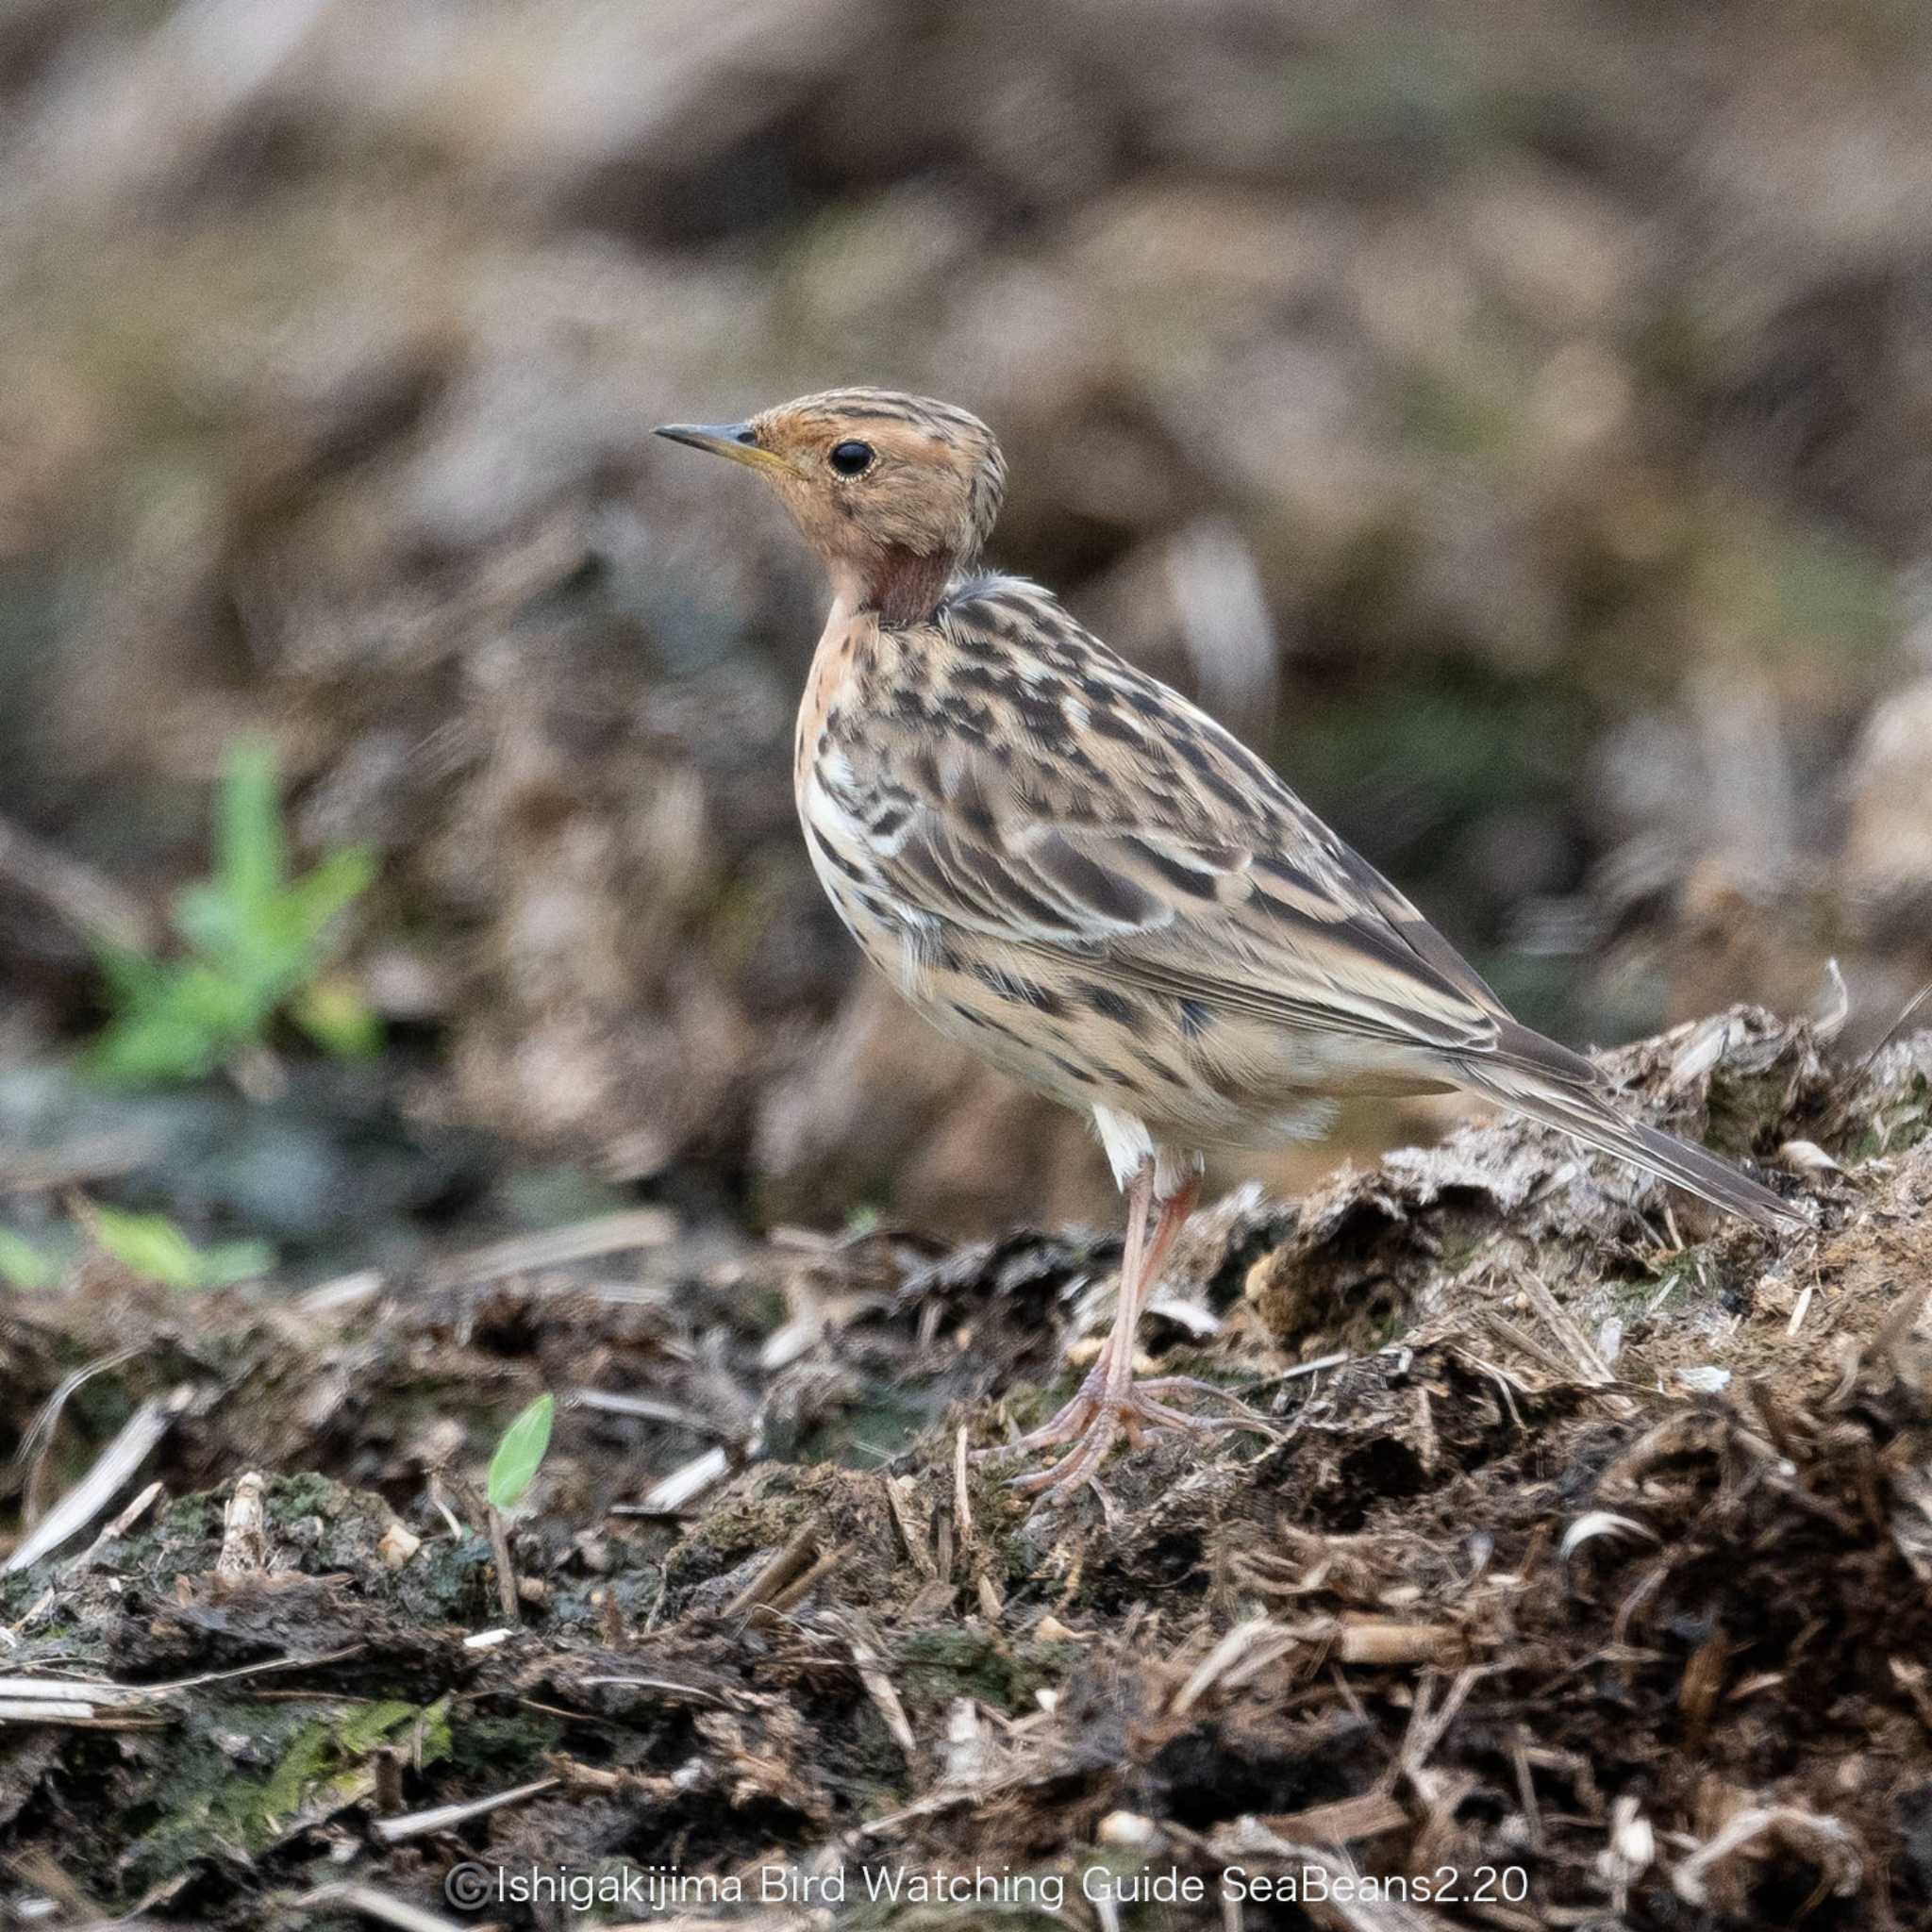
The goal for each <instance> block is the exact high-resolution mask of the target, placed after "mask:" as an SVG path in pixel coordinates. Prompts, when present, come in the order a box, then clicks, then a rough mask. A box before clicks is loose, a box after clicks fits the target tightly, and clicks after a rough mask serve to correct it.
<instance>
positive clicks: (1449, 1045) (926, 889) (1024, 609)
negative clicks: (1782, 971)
mask: <svg viewBox="0 0 1932 1932" xmlns="http://www.w3.org/2000/svg"><path fill="white" fill-rule="evenodd" d="M658 433H659V434H660V435H662V436H668V437H671V438H672V439H674V440H675V441H678V442H685V443H690V444H691V445H692V446H693V447H695V448H698V449H705V450H712V451H715V452H716V453H717V454H719V455H721V456H725V457H729V458H732V459H733V460H735V461H737V462H741V463H746V464H749V465H750V466H751V467H753V468H754V469H756V470H758V472H759V474H760V475H763V476H764V477H765V478H766V479H767V480H768V481H769V482H770V483H771V484H772V486H773V487H774V489H775V490H776V491H777V492H778V497H779V500H780V501H781V502H782V503H783V504H784V506H785V508H786V509H787V510H788V511H789V512H790V513H791V519H792V521H793V522H794V523H795V524H796V525H798V527H799V529H800V530H801V531H802V532H803V533H804V535H805V537H806V539H807V540H808V541H809V542H810V544H811V545H812V547H813V548H814V549H815V550H816V551H817V552H818V554H819V557H820V558H821V559H822V560H823V561H824V565H825V568H826V570H827V571H828V572H829V573H830V575H831V580H832V609H831V614H830V616H829V617H828V618H827V619H826V621H825V628H824V635H823V636H822V637H821V638H820V640H819V646H818V654H817V656H816V658H814V659H813V662H812V667H811V675H810V678H809V680H808V683H807V686H806V692H805V702H804V704H803V705H802V707H801V708H800V710H799V714H798V736H797V748H796V755H795V758H794V763H793V777H794V781H795V784H796V789H797V794H798V811H799V817H800V819H801V820H802V821H803V822H804V826H805V836H806V841H807V843H808V846H809V847H810V851H811V859H812V864H813V866H814V867H815V868H816V869H817V872H818V875H819V878H820V880H821V881H822V882H823V884H824V889H825V891H827V892H828V893H829V894H830V895H831V899H832V903H833V904H834V906H836V907H837V908H838V910H839V915H840V917H841V919H842V920H843V921H844V922H845V924H846V925H847V926H848V927H849V928H850V929H851V931H852V933H853V936H854V937H855V938H856V939H857V940H858V943H859V945H860V946H861V947H863V948H864V950H865V953H866V955H867V957H868V958H871V959H872V961H873V962H874V964H875V965H876V966H878V967H879V968H880V969H881V970H882V971H883V972H885V973H886V974H890V975H891V978H892V979H893V980H894V981H895V982H896V984H897V985H898V987H899V989H900V991H902V992H903V993H904V994H905V995H906V997H907V998H908V1000H909V1001H911V1003H912V1004H913V1006H915V1007H916V1008H918V1009H919V1011H920V1012H921V1013H922V1014H924V1017H925V1018H926V1019H927V1020H928V1021H930V1022H931V1023H932V1024H933V1025H934V1026H936V1027H938V1028H939V1030H940V1031H941V1033H944V1034H946V1035H947V1036H949V1037H950V1038H952V1039H954V1040H958V1041H963V1042H965V1043H966V1044H967V1045H969V1046H971V1047H972V1048H974V1051H976V1052H978V1053H980V1054H983V1055H984V1056H985V1057H986V1058H988V1059H990V1060H991V1061H992V1062H993V1064H994V1065H995V1066H998V1067H1000V1068H1002V1069H1004V1070H1005V1071H1006V1072H1007V1073H1008V1074H1011V1075H1012V1076H1013V1077H1014V1078H1015V1079H1018V1080H1020V1081H1022V1082H1024V1084H1025V1085H1026V1086H1028V1087H1031V1088H1033V1089H1035V1090H1037V1091H1040V1092H1041V1093H1045V1094H1049V1095H1051V1096H1052V1097H1053V1098H1054V1099H1056V1100H1058V1101H1061V1102H1064V1103H1065V1104H1066V1105H1067V1106H1069V1107H1072V1108H1078V1109H1079V1110H1080V1111H1082V1112H1085V1113H1088V1114H1090V1115H1091V1117H1092V1120H1093V1124H1094V1126H1095V1128H1096V1129H1097V1130H1098V1132H1099V1136H1100V1140H1101V1143H1102V1145H1103V1147H1104V1148H1105V1149H1106V1152H1107V1157H1108V1161H1109V1162H1110V1164H1111V1166H1112V1168H1113V1172H1114V1176H1115V1178H1116V1180H1117V1181H1118V1182H1119V1184H1120V1186H1121V1187H1122V1188H1123V1189H1124V1191H1126V1194H1127V1200H1128V1219H1127V1243H1126V1252H1125V1256H1124V1259H1123V1262H1122V1269H1121V1286H1120V1295H1119V1302H1118V1306H1117V1309H1116V1314H1115V1319H1114V1325H1113V1329H1112V1332H1111V1334H1110V1336H1109V1337H1108V1342H1107V1344H1106V1347H1105V1348H1104V1349H1103V1351H1102V1353H1101V1355H1100V1357H1099V1359H1098V1360H1097V1361H1096V1362H1095V1364H1094V1366H1093V1370H1092V1372H1091V1374H1089V1375H1088V1377H1087V1379H1086V1381H1085V1383H1084V1384H1083V1385H1082V1387H1081V1389H1080V1391H1079V1393H1078V1394H1077V1395H1075V1397H1074V1400H1073V1401H1072V1402H1070V1403H1069V1404H1068V1405H1067V1406H1066V1407H1065V1408H1063V1409H1062V1410H1061V1411H1060V1412H1059V1414H1058V1415H1057V1416H1055V1417H1054V1418H1053V1420H1052V1421H1051V1422H1049V1423H1047V1424H1045V1425H1044V1427H1042V1428H1039V1429H1036V1430H1035V1431H1033V1433H1032V1434H1031V1435H1030V1436H1027V1437H1025V1438H1024V1439H1023V1441H1021V1442H1020V1443H1018V1444H1014V1445H1010V1446H1013V1447H1019V1448H1024V1449H1027V1450H1031V1451H1038V1450H1042V1449H1047V1448H1054V1447H1058V1446H1059V1445H1063V1444H1071V1445H1072V1448H1071V1451H1070V1453H1069V1454H1068V1455H1067V1456H1065V1457H1063V1458H1062V1459H1061V1460H1060V1461H1059V1462H1058V1463H1057V1464H1055V1465H1054V1466H1053V1467H1051V1468H1048V1469H1045V1470H1043V1471H1041V1472H1039V1473H1038V1474H1032V1475H1028V1476H1025V1477H1024V1478H1022V1479H1021V1483H1022V1486H1023V1487H1025V1488H1028V1489H1032V1490H1037V1491H1047V1492H1054V1493H1058V1494H1067V1493H1071V1492H1072V1491H1074V1490H1076V1489H1078V1488H1079V1487H1080V1486H1081V1485H1083V1484H1085V1483H1087V1482H1089V1481H1091V1478H1092V1476H1093V1474H1094V1473H1095V1472H1096V1471H1097V1470H1098V1468H1099V1467H1100V1464H1101V1462H1102V1460H1103V1459H1104V1458H1105V1457H1106V1455H1107V1452H1108V1448H1109V1447H1110V1446H1111V1445H1112V1443H1113V1441H1114V1440H1115V1438H1116V1437H1117V1436H1118V1435H1119V1434H1121V1433H1122V1432H1123V1431H1125V1432H1126V1433H1128V1434H1129V1435H1130V1436H1131V1435H1132V1434H1134V1433H1135V1432H1137V1431H1138V1430H1139V1429H1140V1428H1141V1427H1143V1426H1146V1427H1157V1428H1158V1427H1179V1426H1187V1425H1197V1426H1198V1425H1201V1424H1199V1422H1198V1419H1197V1418H1194V1417H1191V1416H1190V1415H1188V1414H1186V1413H1185V1412H1183V1411H1181V1410H1178V1409H1175V1408H1174V1407H1171V1406H1170V1404H1169V1403H1168V1402H1167V1401H1164V1400H1163V1399H1162V1398H1163V1397H1164V1396H1169V1395H1172V1394H1174V1393H1175V1392H1177V1391H1179V1390H1181V1389H1183V1388H1185V1387H1189V1386H1190V1385H1184V1384H1180V1383H1176V1382H1175V1381H1174V1380H1173V1379H1172V1378H1169V1379H1168V1380H1166V1381H1164V1382H1162V1381H1155V1382H1142V1383H1139V1384H1136V1383H1135V1381H1134V1378H1133V1345H1134V1329H1135V1324H1136V1322H1137V1319H1138V1317H1139V1314H1140V1310H1141V1307H1142V1306H1143V1305H1144V1304H1145V1302H1146V1300H1147V1298H1148V1295H1149V1292H1150V1291H1151V1290H1152V1288H1153V1286H1154V1282H1155V1279H1156V1277H1157V1275H1158V1271H1159V1268H1160V1265H1161V1262H1162V1259H1163V1257H1165V1255H1166V1253H1167V1250H1168V1247H1169V1244H1170V1243H1171V1242H1172V1241H1173V1239H1174V1234H1175V1232H1176V1230H1177V1229H1178V1228H1179V1226H1180V1224H1181V1223H1182V1222H1183V1221H1184V1220H1185V1219H1186V1217H1187V1214H1188V1211H1189V1208H1191V1205H1192V1203H1193V1200H1194V1196H1195V1192H1196V1191H1197V1188H1198V1185H1199V1181H1198V1175H1199V1153H1198V1150H1200V1149H1201V1148H1204V1147H1208V1146H1237V1147H1253V1146H1266V1145H1269V1144H1273V1143H1278V1142H1280V1141H1291V1140H1300V1139H1306V1138H1311V1137H1314V1136H1317V1135H1319V1134H1320V1133H1322V1131H1323V1130H1324V1127H1325V1126H1326V1124H1327V1123H1328V1121H1329V1118H1330V1116H1331V1115H1332V1113H1333V1111H1334V1108H1335V1103H1336V1101H1337V1099H1338V1098H1340V1097H1341V1096H1344V1095H1349V1094H1403V1093H1424V1092H1439V1091H1446V1090H1448V1089H1451V1088H1457V1087H1460V1088H1465V1089H1469V1090H1472V1091H1475V1092H1477V1093H1481V1094H1485V1095H1488V1096H1489V1097H1490V1098H1491V1099H1493V1100H1497V1101H1501V1102H1502V1103H1504V1104H1505V1105H1506V1106H1508V1107H1512V1108H1517V1109H1518V1110H1519V1111H1521V1112H1523V1113H1525V1114H1528V1115H1530V1116H1532V1117H1533V1118H1535V1119H1537V1120H1540V1121H1543V1122H1547V1123H1548V1124H1551V1125H1554V1126H1557V1127H1560V1128H1563V1129H1564V1130H1565V1131H1567V1132H1568V1133H1570V1134H1573V1135H1574V1136H1575V1138H1576V1139H1577V1140H1579V1141H1583V1142H1584V1143H1585V1144H1586V1145H1588V1146H1590V1147H1592V1148H1596V1149H1598V1150H1600V1151H1602V1152H1605V1153H1608V1154H1613V1155H1616V1156H1618V1157H1619V1158H1622V1159H1624V1160H1628V1161H1631V1162H1634V1163H1635V1164H1636V1165H1637V1166H1639V1167H1641V1168H1644V1169H1647V1170H1648V1171H1649V1172H1650V1173H1652V1174H1657V1175H1660V1176H1661V1177H1662V1178H1664V1179H1665V1180H1668V1181H1672V1182H1674V1183H1675V1184H1676V1185H1678V1186H1680V1187H1684V1188H1688V1189H1690V1190H1691V1192H1693V1193H1696V1194H1700V1195H1702V1196H1703V1197H1704V1198H1705V1199H1706V1200H1707V1201H1710V1202H1713V1203H1715V1204H1716V1205H1717V1206H1719V1207H1721V1208H1729V1209H1731V1210H1733V1211H1735V1212H1737V1213H1740V1214H1743V1215H1746V1216H1748V1217H1749V1218H1750V1219H1752V1220H1754V1221H1757V1222H1758V1223H1761V1224H1769V1223H1772V1222H1775V1221H1784V1220H1789V1221H1797V1220H1801V1219H1802V1218H1803V1217H1802V1216H1801V1215H1800V1214H1799V1213H1798V1212H1797V1211H1796V1210H1794V1209H1793V1208H1790V1207H1789V1206H1787V1204H1786V1203H1784V1202H1783V1201H1781V1200H1779V1198H1778V1197H1777V1196H1776V1195H1775V1194H1774V1193H1772V1192H1770V1191H1768V1190H1767V1189H1765V1188H1762V1187H1760V1186H1758V1185H1757V1182H1755V1181H1752V1180H1748V1179H1746V1178H1745V1176H1744V1175H1742V1174H1739V1173H1738V1172H1736V1171H1735V1170H1734V1169H1732V1168H1731V1167H1730V1166H1728V1165H1727V1164H1726V1163H1724V1161H1722V1160H1720V1159H1718V1158H1716V1157H1715V1156H1713V1155H1710V1154H1707V1153H1706V1152H1705V1151H1704V1150H1703V1149H1702V1148H1698V1147H1693V1146H1690V1145H1688V1144H1687V1143H1685V1142H1683V1141H1677V1140H1674V1139H1673V1138H1672V1137H1671V1136H1670V1135H1668V1134H1663V1133H1659V1132H1658V1131H1657V1130H1656V1129H1655V1128H1653V1127H1649V1126H1645V1125H1642V1124H1639V1123H1636V1122H1633V1121H1628V1120H1625V1119H1624V1117H1623V1116H1622V1115H1621V1114H1620V1113H1619V1112H1618V1111H1617V1110H1616V1108H1615V1107H1614V1105H1613V1104H1612V1101H1611V1097H1610V1094H1609V1091H1608V1090H1607V1087H1606V1085H1605V1083H1604V1082H1603V1081H1602V1079H1601V1078H1600V1076H1599V1075H1598V1074H1597V1072H1596V1070H1595V1069H1594V1068H1593V1067H1592V1066H1591V1063H1590V1062H1589V1061H1588V1060H1586V1059H1583V1058H1579V1057H1578V1056H1577V1055H1575V1054H1574V1053H1572V1052H1570V1051H1569V1050H1568V1049H1567V1048H1566V1047H1562V1046H1558V1045H1557V1043H1556V1042H1555V1041H1550V1040H1546V1039H1544V1038H1543V1037H1542V1036H1541V1035H1540V1034H1537V1033H1534V1032H1532V1031H1531V1030H1530V1029H1529V1028H1528V1027H1526V1026H1523V1025H1520V1024H1517V1022H1516V1021H1514V1020H1512V1019H1511V1018H1510V1017H1509V1015H1508V1014H1507V1012H1506V1011H1505V1010H1504V1008H1503V1006H1502V1003H1501V1002H1500V1001H1499V1000H1498V999H1497V998H1496V996H1495V994H1494V993H1493V992H1491V991H1490V989H1489V988H1488V987H1487V986H1485V985H1484V984H1483V982H1482V980H1481V979H1479V978H1478V977H1477V976H1476V974H1475V973H1474V971H1473V970H1472V969H1471V968H1470V966H1469V965H1468V964H1467V963H1466V962H1465V961H1464V960H1463V959H1462V958H1460V956H1459V955H1458V954H1457V952H1456V950H1455V948H1454V947H1453V946H1451V945H1450V944H1449V942H1448V941H1446V940H1444V939H1443V938H1442V937H1441V934H1439V933H1438V932H1437V931H1436V930H1435V929H1434V928H1433V927H1432V926H1431V925H1430V924H1428V922H1427V921H1426V920H1425V919H1424V918H1423V916H1422V914H1421V913H1420V912H1418V911H1417V910H1416V908H1414V907H1413V906H1412V905H1410V904H1409V902H1408V901H1407V899H1406V898H1405V897H1404V896H1403V895H1402V894H1401V893H1400V892H1399V891H1396V890H1395V888H1394V887H1393V886H1391V884H1390V883H1389V881H1388V880H1387V879H1385V878H1384V877H1383V876H1382V875H1381V874H1379V873H1378V872H1376V871H1375V869H1374V867H1373V866H1371V865H1370V864H1369V863H1368V862H1367V861H1366V860H1365V859H1363V858H1360V857H1358V856H1357V854H1356V853H1354V852H1352V851H1350V850H1349V848H1348V847H1347V846H1346V845H1344V844H1343V843H1342V842H1341V840H1340V839H1338V838H1337V837H1336V836H1335V834H1334V833H1333V832H1331V831H1330V830H1329V829H1328V828H1327V826H1325V825H1324V824H1323V823H1322V822H1321V820H1319V819H1318V818H1317V817H1316V816H1315V815H1314V813H1312V812H1311V811H1309V810H1308V808H1307V807H1306V806H1305V805H1303V804H1302V802H1301V801H1300V799H1298V798H1297V797H1296V796H1295V795H1294V793H1293V792H1291V791H1290V790H1289V789H1288V787H1287V786H1286V785H1284V784H1283V783H1282V782H1281V780H1280V779H1279V778H1278V777H1276V776H1275V774H1274V772H1273V771H1271V770H1270V769H1269V768H1268V766H1267V765H1266V764H1264V763H1263V762H1262V761H1261V759H1260V758H1257V757H1256V756H1255V754H1254V753H1253V752H1251V751H1249V750H1248V749H1247V747H1246V746H1244V745H1242V744H1241V743H1240V742H1239V741H1237V740H1235V739H1234V738H1232V737H1231V736H1229V734H1228V733H1227V732H1225V731H1224V730H1223V729H1222V728H1221V726H1220V725H1218V724H1215V722H1214V721H1213V719H1211V718H1209V717H1208V715H1207V714H1206V713H1205V712H1203V711H1202V710H1200V709H1199V708H1196V707H1195V706H1193V705H1191V704H1190V703H1189V702H1188V700H1187V699H1186V698H1184V697H1182V696H1181V695H1180V694H1179V692H1177V691H1171V690H1169V689H1168V687H1167V686H1165V685H1163V684H1160V683H1158V682H1157V681H1156V680H1155V679H1153V678H1151V677H1148V676H1146V675H1143V674H1142V673H1141V672H1139V671H1136V670H1135V669H1134V668H1133V667H1132V666H1131V665H1129V664H1127V663H1126V662H1124V660H1123V659H1122V658H1119V657H1117V656H1116V655H1115V654H1114V653H1113V652H1112V651H1110V650H1109V649H1108V647H1107V646H1106V645H1105V644H1104V643H1102V642H1101V641H1100V640H1099V639H1098V638H1095V637H1093V636H1091V635H1090V634H1089V633H1088V632H1087V631H1085V630H1083V629H1081V627H1080V626H1079V625H1077V624H1075V623H1074V620H1073V619H1072V618H1071V617H1069V616H1068V615H1067V613H1066V612H1065V611H1064V610H1063V609H1061V608H1060V607H1059V605H1058V603H1057V602H1056V601H1055V600H1054V598H1053V597H1052V596H1051V595H1050V594H1049V593H1048V592H1047V591H1042V590H1041V589H1040V587H1039V586H1038V585H1036V584H1030V583H1026V582H1024V581H1022V580H1020V579H1019V578H1016V577H1007V576H997V575H986V574H982V573H978V572H976V571H975V569H974V565H975V561H976V559H977V558H978V556H979V553H980V550H981V548H982V546H983V545H984V543H985V541H986V539H987V536H988V534H989V532H990V531H991V527H992V523H993V519H994V517H995V515H996V514H997V513H998V510H999V504H1000V494H1001V489H1002V486H1003V484H1004V481H1005V477H1006V465H1005V463H1004V461H1003V459H1002V458H1001V456H1000V453H999V449H998V446H997V445H996V444H995V443H994V441H993V439H992V436H991V432H990V431H989V430H988V429H987V427H986V425H984V424H983V423H981V422H980V421H978V419H977V418H976V417H974V416H970V415H968V414H967V413H966V412H965V411H964V410H963V409H957V408H951V407H950V406H949V405H947V404H944V403H938V402H932V401H928V400H924V399H922V398H918V397H913V396H905V395H897V394H893V393H891V392H889V391H880V390H869V389H852V390H838V391H829V392H827V393H825V394H824V395H815V396H807V397H805V398H803V399H802V400H801V401H798V402H794V403H788V404H786V405H784V406H783V407H782V408H775V409H768V410H766V411H765V412H764V413H763V414H762V415H758V416H754V417H753V418H752V419H751V420H750V421H749V422H746V423H736V424H728V425H718V426H706V427H687V426H682V425H678V426H670V427H666V428H664V429H662V430H660V431H659V432H658ZM1209 1425H1211V1424H1209Z"/></svg>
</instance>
